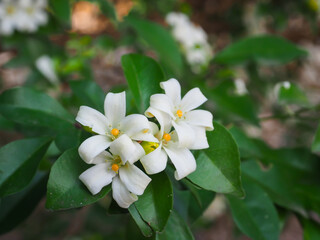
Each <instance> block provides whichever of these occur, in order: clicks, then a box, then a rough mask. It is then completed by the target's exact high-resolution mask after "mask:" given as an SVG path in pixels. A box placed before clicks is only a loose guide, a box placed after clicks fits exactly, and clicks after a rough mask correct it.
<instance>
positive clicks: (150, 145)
mask: <svg viewBox="0 0 320 240" xmlns="http://www.w3.org/2000/svg"><path fill="white" fill-rule="evenodd" d="M141 147H143V149H144V151H145V153H146V154H149V153H151V152H153V151H154V150H156V149H157V148H158V147H159V143H155V142H142V143H141Z"/></svg>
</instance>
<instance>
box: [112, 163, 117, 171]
mask: <svg viewBox="0 0 320 240" xmlns="http://www.w3.org/2000/svg"><path fill="white" fill-rule="evenodd" d="M111 169H112V171H114V172H118V170H119V165H118V164H116V163H114V164H112V166H111Z"/></svg>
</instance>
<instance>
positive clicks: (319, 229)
mask: <svg viewBox="0 0 320 240" xmlns="http://www.w3.org/2000/svg"><path fill="white" fill-rule="evenodd" d="M302 225H303V239H304V240H318V239H320V225H319V223H316V222H313V221H312V220H310V219H302Z"/></svg>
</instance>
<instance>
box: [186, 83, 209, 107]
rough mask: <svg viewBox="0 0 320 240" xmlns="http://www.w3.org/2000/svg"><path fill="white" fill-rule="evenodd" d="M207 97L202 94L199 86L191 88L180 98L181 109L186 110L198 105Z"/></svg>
mask: <svg viewBox="0 0 320 240" xmlns="http://www.w3.org/2000/svg"><path fill="white" fill-rule="evenodd" d="M207 100H208V99H207V98H206V97H205V96H204V95H203V94H202V92H201V91H200V89H199V88H193V89H191V90H190V91H189V92H187V94H186V95H184V97H183V98H182V100H181V108H182V109H181V110H182V111H183V112H188V111H190V110H192V109H195V108H197V107H199V106H200V105H201V104H203V103H204V102H205V101H207Z"/></svg>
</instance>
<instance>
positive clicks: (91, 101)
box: [69, 80, 106, 112]
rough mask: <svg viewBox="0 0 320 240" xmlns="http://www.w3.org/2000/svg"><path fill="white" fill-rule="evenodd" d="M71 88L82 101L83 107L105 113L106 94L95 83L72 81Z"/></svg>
mask: <svg viewBox="0 0 320 240" xmlns="http://www.w3.org/2000/svg"><path fill="white" fill-rule="evenodd" d="M69 84H70V87H71V89H72V91H73V92H74V94H75V95H76V96H77V97H78V98H79V99H80V103H81V104H82V105H86V106H89V107H92V108H94V109H97V110H99V111H100V112H103V111H104V109H103V103H104V99H105V96H106V95H105V93H104V92H103V91H102V89H101V88H100V87H99V86H98V85H97V84H96V83H95V82H93V81H85V80H82V81H70V83H69Z"/></svg>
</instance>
